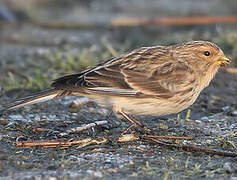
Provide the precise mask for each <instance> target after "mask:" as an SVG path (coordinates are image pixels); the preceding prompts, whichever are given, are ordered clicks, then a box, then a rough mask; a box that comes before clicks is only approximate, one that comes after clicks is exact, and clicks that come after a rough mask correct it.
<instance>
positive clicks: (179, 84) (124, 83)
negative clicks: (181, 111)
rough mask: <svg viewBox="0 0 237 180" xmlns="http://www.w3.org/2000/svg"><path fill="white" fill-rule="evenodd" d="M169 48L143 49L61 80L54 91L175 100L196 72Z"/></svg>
mask: <svg viewBox="0 0 237 180" xmlns="http://www.w3.org/2000/svg"><path fill="white" fill-rule="evenodd" d="M169 50H170V49H168V48H167V47H161V46H159V47H158V46H157V47H150V48H140V49H137V50H135V51H133V52H131V53H129V54H125V55H123V56H121V57H119V58H116V59H112V60H109V61H107V62H105V63H104V64H100V65H98V66H96V67H94V68H91V69H88V70H86V71H84V72H82V73H78V74H74V75H69V76H65V77H62V78H59V79H57V80H55V81H54V83H53V84H52V86H53V87H55V88H62V89H67V90H68V89H71V90H79V91H80V90H81V89H83V90H84V91H87V92H89V93H90V92H94V93H104V94H110V95H120V96H141V97H144V95H149V96H157V97H166V98H168V97H172V96H173V94H174V93H177V92H179V91H181V90H184V89H185V88H190V87H189V84H191V83H192V82H193V81H194V80H195V77H194V73H193V71H192V70H191V69H190V68H189V67H188V66H187V65H185V64H182V63H181V62H179V61H177V60H176V59H174V58H173V56H172V53H170V52H169V53H168V52H167V51H169Z"/></svg>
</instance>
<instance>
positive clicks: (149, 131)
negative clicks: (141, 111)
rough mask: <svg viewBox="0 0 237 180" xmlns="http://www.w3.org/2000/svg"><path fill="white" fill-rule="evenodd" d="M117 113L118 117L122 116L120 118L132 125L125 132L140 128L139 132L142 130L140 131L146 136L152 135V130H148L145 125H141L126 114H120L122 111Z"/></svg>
mask: <svg viewBox="0 0 237 180" xmlns="http://www.w3.org/2000/svg"><path fill="white" fill-rule="evenodd" d="M118 113H119V114H120V115H122V117H123V118H124V119H126V120H127V121H129V122H130V123H131V124H132V125H131V126H130V127H129V128H128V129H126V130H125V131H128V130H129V129H131V128H132V127H140V129H139V130H141V129H142V130H145V132H146V133H147V134H153V132H152V130H151V129H150V128H148V127H147V126H146V125H145V124H143V123H141V122H140V121H138V120H136V119H135V118H132V117H129V116H128V115H127V114H125V113H124V112H122V111H118ZM134 125H136V126H134ZM122 134H124V132H123V133H122Z"/></svg>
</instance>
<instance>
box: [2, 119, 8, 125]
mask: <svg viewBox="0 0 237 180" xmlns="http://www.w3.org/2000/svg"><path fill="white" fill-rule="evenodd" d="M0 122H1V125H7V124H8V121H7V120H6V119H3V120H1V121H0Z"/></svg>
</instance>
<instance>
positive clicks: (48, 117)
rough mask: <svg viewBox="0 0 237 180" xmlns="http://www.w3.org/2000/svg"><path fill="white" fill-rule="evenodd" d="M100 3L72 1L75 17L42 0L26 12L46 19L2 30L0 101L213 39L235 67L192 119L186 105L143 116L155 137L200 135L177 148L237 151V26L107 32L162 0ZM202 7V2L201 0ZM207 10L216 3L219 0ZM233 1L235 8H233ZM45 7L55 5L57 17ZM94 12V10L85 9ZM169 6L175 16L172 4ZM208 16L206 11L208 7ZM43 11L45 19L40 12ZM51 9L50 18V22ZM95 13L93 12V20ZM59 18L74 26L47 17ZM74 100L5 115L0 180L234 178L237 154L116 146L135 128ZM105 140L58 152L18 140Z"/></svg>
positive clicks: (0, 127) (0, 128) (0, 120)
mask: <svg viewBox="0 0 237 180" xmlns="http://www.w3.org/2000/svg"><path fill="white" fill-rule="evenodd" d="M150 1H151V0H150ZM0 2H1V1H0ZM102 2H103V3H104V6H102V5H101V4H98V3H96V2H95V1H90V2H89V3H85V4H83V5H82V6H78V7H74V8H73V13H69V10H66V12H63V14H64V16H62V15H61V14H60V13H56V12H55V9H54V8H56V9H57V10H58V8H59V7H49V6H46V5H41V6H40V7H41V8H39V9H38V10H36V11H34V13H32V12H31V11H30V10H29V9H28V11H27V13H26V14H24V16H23V17H25V16H26V17H28V16H29V17H28V18H31V20H34V21H33V22H35V21H36V20H37V22H38V20H39V19H40V22H41V24H37V23H24V24H21V25H20V26H19V25H18V26H12V25H6V26H2V27H1V29H0V106H1V105H3V104H5V103H6V102H10V101H12V100H14V99H16V98H19V97H23V96H24V95H29V94H31V93H32V92H36V91H39V90H43V89H47V88H49V87H50V83H51V81H52V79H54V78H56V77H59V76H61V75H64V74H68V73H73V72H78V71H80V70H82V69H83V68H85V67H87V66H92V65H94V64H96V63H99V62H101V61H104V60H107V59H109V58H112V57H115V56H117V55H119V54H121V53H124V52H127V51H130V50H132V49H135V48H137V47H141V46H150V45H168V44H173V43H178V42H182V41H189V40H200V39H202V40H209V41H213V42H215V43H217V44H218V45H219V46H220V47H221V48H222V49H223V51H224V52H225V53H226V54H227V55H228V56H230V57H231V58H232V64H231V65H230V66H229V67H228V68H227V69H224V68H223V69H221V70H220V71H219V72H218V74H217V75H216V77H215V79H214V80H213V81H212V82H211V84H210V86H209V87H208V88H206V89H205V90H204V91H203V92H202V93H201V95H200V97H199V98H198V100H197V101H196V102H195V104H194V105H193V106H192V107H190V110H191V115H190V117H188V118H187V112H188V111H187V110H185V111H184V112H182V113H180V114H179V115H172V116H165V117H148V116H144V117H136V118H137V119H139V120H141V121H142V122H143V123H144V124H146V125H147V126H148V127H150V128H152V129H153V130H154V131H155V133H156V134H157V135H160V136H181V137H193V138H194V139H193V140H191V141H188V140H178V141H171V142H173V143H175V144H177V145H189V146H195V147H201V148H206V149H213V150H217V151H224V152H233V153H237V69H236V62H237V31H236V27H237V25H208V26H187V27H157V26H149V27H120V28H118V27H116V28H115V27H109V28H108V27H107V26H106V21H107V20H108V19H111V18H113V17H115V16H116V17H117V16H119V17H120V16H121V14H122V15H123V16H130V15H131V14H134V13H135V14H136V16H138V14H139V13H137V9H136V8H138V7H140V9H139V8H138V9H139V10H140V12H142V14H140V16H145V15H147V16H150V15H151V14H149V13H146V11H148V10H147V9H149V8H152V7H154V6H155V5H156V3H155V2H154V1H151V2H153V3H154V4H153V5H154V6H153V5H150V6H146V8H144V9H141V7H143V6H142V5H143V4H142V3H144V1H142V0H140V1H139V3H138V4H136V3H135V4H133V5H134V6H135V7H136V6H137V7H136V8H135V7H134V8H131V7H130V6H129V7H127V6H126V5H127V4H126V1H121V3H120V4H116V3H115V5H114V4H113V5H111V4H109V3H108V4H107V3H106V1H102ZM160 2H164V1H160ZM103 3H102V4H103ZM181 3H186V1H181ZM198 5H200V7H202V6H203V2H202V1H200V4H198ZM45 6H46V7H47V8H45ZM61 6H62V4H61ZM163 6H164V7H166V6H165V5H164V4H162V6H161V7H160V6H159V8H161V9H162V7H163ZM208 6H210V7H214V5H213V4H212V3H210V4H208ZM216 6H217V5H216ZM229 6H231V7H232V8H233V9H234V4H233V5H231V4H229ZM37 7H38V5H37ZM70 7H71V6H70ZM157 7H158V6H157ZM195 7H196V8H197V7H199V6H195ZM218 7H219V6H218ZM226 7H227V5H225V6H222V8H223V11H221V12H223V14H225V13H226V12H228V11H226V10H225V8H226ZM31 8H32V9H33V8H34V5H32V7H31ZM77 8H78V9H77ZM180 8H181V5H180ZM45 9H53V10H52V12H51V14H50V13H49V12H48V11H46V10H45ZM76 9H77V10H78V11H76ZM91 9H93V10H94V11H93V13H88V12H89V10H91ZM101 9H102V10H104V11H102V10H101ZM121 9H122V10H121ZM154 9H155V8H153V11H154ZM99 10H101V11H100V13H98V11H99ZM32 11H33V10H32ZM121 11H122V13H121ZM163 11H164V10H163ZM167 11H169V12H174V10H173V9H172V8H168V10H167ZM177 11H178V10H177ZM190 11H192V12H194V14H195V13H197V12H198V11H197V12H196V11H195V8H193V9H192V8H191V9H189V11H188V10H187V12H185V13H184V14H183V15H187V14H189V13H190ZM45 12H47V13H45ZM96 12H97V13H96ZM149 12H150V11H149ZM233 12H234V11H233ZM18 13H19V12H18ZM61 13H62V12H61ZM77 13H78V14H79V15H81V16H79V15H78V14H77ZM202 13H203V14H207V13H206V11H205V9H203V12H202ZM39 14H40V15H42V16H41V17H39V16H38V15H39ZM49 14H50V15H51V16H50V18H48V19H47V18H46V17H49ZM88 14H89V15H90V16H92V17H90V18H88V16H87V15H88ZM171 14H172V13H171ZM213 14H215V13H213ZM75 17H80V18H79V20H78V19H76V18H75ZM108 17H109V18H108ZM55 19H56V20H58V21H61V22H62V24H64V23H65V24H67V26H68V22H70V23H69V24H70V26H72V27H73V28H70V27H69V28H68V27H67V28H65V26H63V27H62V24H61V25H60V27H58V24H57V25H56V26H54V27H51V26H50V27H49V26H48V22H53V21H54V20H55ZM75 19H76V20H75ZM88 19H89V20H91V22H90V23H91V24H92V25H90V27H89V28H88V26H87V27H78V26H77V27H76V28H75V26H74V24H77V23H78V22H81V21H84V22H89V21H88ZM77 21H78V22H77ZM95 22H96V23H97V25H96V26H94V23H95ZM46 24H47V26H46ZM98 24H100V26H98ZM77 25H78V24H77ZM103 25H104V26H103ZM76 99H77V98H75V97H68V98H63V99H59V100H52V101H49V102H45V103H41V104H37V105H32V106H29V107H25V108H21V109H17V110H14V111H11V112H9V113H7V114H5V115H3V116H1V117H0V179H51V180H53V179H231V180H235V179H237V157H226V156H219V155H211V154H205V153H201V152H188V151H184V150H182V149H180V148H174V147H173V148H171V147H167V146H162V145H158V144H152V143H148V142H145V141H142V140H141V141H134V142H126V143H118V142H117V141H116V140H117V138H118V136H119V135H120V133H121V132H122V131H123V130H125V129H126V128H127V127H128V126H129V124H128V123H125V122H124V121H121V120H120V119H119V118H118V117H117V116H115V115H114V114H112V115H111V116H110V118H108V114H109V112H110V110H109V109H103V108H101V107H99V106H97V105H96V104H95V103H94V102H92V101H89V100H85V99H81V101H83V100H85V101H86V103H84V104H83V105H80V106H79V107H76V108H75V107H72V106H71V104H72V102H73V101H75V100H76ZM102 120H105V121H108V123H107V124H105V125H102V126H96V127H94V128H90V129H88V130H86V131H83V132H80V133H73V134H67V135H64V136H63V137H62V136H60V133H63V132H66V131H67V130H68V129H71V128H73V127H78V126H82V125H85V124H89V123H94V122H98V121H102ZM133 133H134V134H136V132H133ZM102 137H106V138H109V142H107V143H101V144H95V143H94V144H90V145H77V146H70V147H55V148H43V147H33V148H22V147H16V145H15V143H16V142H21V141H43V140H59V139H61V140H72V141H73V140H75V139H80V140H83V139H86V138H92V139H100V138H102Z"/></svg>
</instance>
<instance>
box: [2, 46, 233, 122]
mask: <svg viewBox="0 0 237 180" xmlns="http://www.w3.org/2000/svg"><path fill="white" fill-rule="evenodd" d="M229 63H230V60H229V59H228V58H227V57H226V56H225V55H224V53H223V51H222V50H221V49H220V48H219V47H218V46H217V45H216V44H214V43H211V42H207V41H192V42H187V43H183V44H177V45H173V46H154V47H142V48H139V49H136V50H134V51H132V52H130V53H127V54H124V55H121V56H120V57H117V58H114V59H111V60H108V61H106V62H104V63H102V64H99V65H97V66H95V67H93V68H89V69H86V70H85V71H82V72H80V73H77V74H72V75H67V76H64V77H61V78H59V79H56V80H54V82H53V83H52V87H53V88H52V89H50V90H46V91H42V92H39V93H38V94H35V95H32V96H28V97H25V98H22V99H19V100H16V101H15V102H13V103H10V104H8V105H7V106H6V107H5V108H4V109H3V110H2V112H4V111H6V110H9V109H15V108H19V107H22V106H25V105H30V104H35V103H38V102H42V101H46V100H50V99H53V98H59V97H64V96H86V97H89V98H91V99H93V100H95V101H96V102H97V103H98V104H99V105H102V106H106V107H111V108H113V110H114V111H115V112H117V113H120V114H121V115H122V116H123V117H124V118H125V119H127V120H129V121H130V122H132V123H134V122H135V123H136V124H138V125H142V124H139V123H140V122H138V121H136V120H134V119H132V118H131V117H129V116H128V115H127V114H134V115H155V116H160V115H168V114H174V113H178V112H180V111H182V110H184V109H186V108H187V107H189V106H190V105H192V104H193V103H194V102H195V100H196V99H197V97H198V95H199V94H200V92H201V91H202V90H203V89H204V88H205V87H206V86H208V84H209V83H210V81H211V80H212V78H213V77H214V75H215V74H216V72H217V70H218V68H219V67H220V66H226V65H227V64H229Z"/></svg>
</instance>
